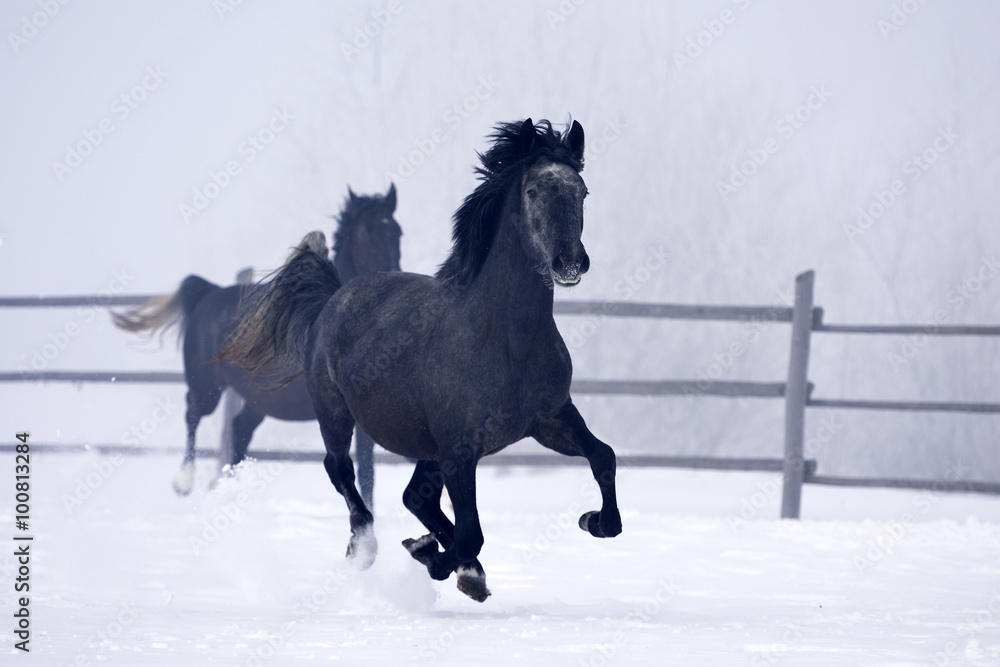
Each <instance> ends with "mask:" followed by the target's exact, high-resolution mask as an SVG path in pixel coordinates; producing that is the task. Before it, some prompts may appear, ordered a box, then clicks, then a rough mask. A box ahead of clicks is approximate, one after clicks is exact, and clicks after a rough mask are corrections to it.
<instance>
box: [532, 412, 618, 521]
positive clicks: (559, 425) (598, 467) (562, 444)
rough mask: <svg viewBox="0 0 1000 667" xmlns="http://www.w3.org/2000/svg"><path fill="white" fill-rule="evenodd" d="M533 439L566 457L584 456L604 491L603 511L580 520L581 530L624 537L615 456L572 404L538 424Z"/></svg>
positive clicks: (589, 513) (602, 492)
mask: <svg viewBox="0 0 1000 667" xmlns="http://www.w3.org/2000/svg"><path fill="white" fill-rule="evenodd" d="M531 435H532V437H534V438H535V440H537V441H538V442H539V443H541V444H542V445H543V446H545V447H548V448H549V449H551V450H554V451H556V452H559V453H560V454H565V455H567V456H583V457H586V459H587V461H588V462H589V463H590V470H591V472H592V473H593V474H594V479H595V480H597V484H598V486H599V487H600V489H601V500H602V506H601V509H600V511H594V512H587V513H585V514H584V515H583V516H581V517H580V528H582V529H584V530H586V531H587V532H589V533H590V534H591V535H593V536H594V537H614V536H616V535H618V534H619V533H621V532H622V517H621V513H620V512H619V511H618V500H617V497H616V494H615V469H616V462H615V452H614V450H613V449H611V447H610V446H609V445H607V444H605V443H603V442H601V441H600V440H598V439H597V438H596V437H595V436H594V434H593V433H591V432H590V429H589V428H587V424H586V422H584V421H583V417H581V416H580V412H579V411H578V410H577V409H576V406H575V405H573V402H572V401H567V402H566V405H564V406H563V407H562V409H561V410H560V411H559V412H558V413H556V414H555V415H554V416H552V417H547V418H545V419H541V420H539V422H538V424H536V426H535V429H534V430H533V432H532V433H531Z"/></svg>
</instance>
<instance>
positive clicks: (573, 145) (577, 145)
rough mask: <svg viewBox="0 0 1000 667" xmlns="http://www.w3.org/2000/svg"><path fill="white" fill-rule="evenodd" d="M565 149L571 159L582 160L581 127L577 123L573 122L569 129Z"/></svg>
mask: <svg viewBox="0 0 1000 667" xmlns="http://www.w3.org/2000/svg"><path fill="white" fill-rule="evenodd" d="M566 147H567V148H569V152H570V154H571V155H572V156H573V157H575V158H576V159H577V160H581V161H582V160H583V125H580V123H579V121H575V120H574V121H573V125H572V127H570V128H569V136H568V137H567V138H566Z"/></svg>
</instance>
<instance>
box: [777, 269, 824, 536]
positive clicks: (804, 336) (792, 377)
mask: <svg viewBox="0 0 1000 667" xmlns="http://www.w3.org/2000/svg"><path fill="white" fill-rule="evenodd" d="M815 276H816V274H815V272H813V271H806V272H805V273H802V274H800V275H798V276H796V278H795V306H794V311H793V313H792V351H791V356H790V358H789V361H788V382H787V384H786V385H785V457H784V479H783V485H782V491H781V518H782V519H798V518H799V510H800V508H801V506H802V481H803V479H804V477H805V461H804V460H803V455H802V442H803V438H804V434H805V424H806V401H807V400H808V393H809V378H808V375H809V339H810V337H811V335H812V327H813V281H814V279H815Z"/></svg>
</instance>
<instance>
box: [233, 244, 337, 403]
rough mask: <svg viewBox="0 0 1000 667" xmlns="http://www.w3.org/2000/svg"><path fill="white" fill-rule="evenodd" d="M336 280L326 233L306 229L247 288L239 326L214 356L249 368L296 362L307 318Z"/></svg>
mask: <svg viewBox="0 0 1000 667" xmlns="http://www.w3.org/2000/svg"><path fill="white" fill-rule="evenodd" d="M340 285H341V283H340V277H339V276H338V275H337V269H335V268H334V266H333V262H331V261H330V259H329V250H328V249H327V246H326V236H325V235H324V234H323V232H311V233H309V234H307V235H306V236H305V238H303V239H302V242H301V243H299V245H298V247H296V248H295V249H294V250H293V251H292V254H291V255H289V257H288V259H287V260H286V261H285V264H284V265H283V266H282V267H281V268H280V269H278V270H277V271H275V272H274V273H272V274H271V275H270V276H269V277H267V278H265V279H264V280H263V281H261V282H259V283H257V284H256V285H254V287H253V289H250V290H248V291H247V293H246V298H245V302H244V303H243V304H242V305H241V308H240V310H241V311H242V312H243V317H242V320H241V321H240V324H239V327H238V328H237V329H236V333H235V334H233V336H232V337H231V338H230V339H229V341H228V342H227V343H226V345H225V346H224V347H223V348H222V351H221V352H219V356H218V357H217V358H218V359H219V360H221V361H225V362H228V363H231V364H235V365H237V366H241V367H243V368H246V369H247V370H251V371H253V372H255V373H257V372H261V371H268V370H274V369H278V368H281V367H283V366H284V367H287V362H288V361H292V362H293V363H294V364H295V365H297V366H300V367H301V366H302V365H303V363H304V362H305V357H306V353H307V349H306V347H307V343H308V340H309V331H310V329H311V328H312V325H313V322H315V321H316V318H317V317H318V316H319V314H320V311H322V310H323V307H324V306H325V305H326V302H327V301H329V300H330V297H331V296H333V293H334V292H336V291H337V290H338V289H340ZM294 377H295V376H292V377H289V378H287V379H286V381H285V382H283V383H282V384H287V383H288V382H291V380H292V379H294Z"/></svg>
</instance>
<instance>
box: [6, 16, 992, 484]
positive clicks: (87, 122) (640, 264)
mask: <svg viewBox="0 0 1000 667" xmlns="http://www.w3.org/2000/svg"><path fill="white" fill-rule="evenodd" d="M998 25H1000V5H997V4H996V3H993V2H989V1H988V0H980V1H972V0H968V1H958V0H956V1H953V2H948V3H926V4H921V3H919V2H917V0H906V1H902V2H898V1H888V0H878V1H873V0H847V1H838V2H810V3H796V2H791V1H789V0H786V1H780V2H779V1H776V0H771V1H770V2H757V1H750V0H738V1H728V0H726V1H717V2H703V1H699V2H694V1H688V2H662V1H660V2H625V3H611V2H597V1H595V0H590V1H589V2H572V1H571V0H563V1H562V2H555V1H554V0H553V1H548V2H529V1H523V2H503V3H491V2H433V3H417V2H407V1H406V0H394V1H393V2H367V3H360V2H351V3H348V2H336V3H330V2H319V1H313V2H309V1H305V0H303V1H298V2H290V3H280V4H279V3H265V2H262V1H260V0H256V1H255V0H246V1H244V2H242V3H237V2H235V1H234V0H218V1H215V2H212V1H210V0H187V1H176V2H171V3H156V4H154V3H128V2H124V1H119V2H100V3H69V4H68V5H66V6H63V5H61V4H59V2H58V1H57V0H35V1H27V2H20V1H17V2H14V1H11V2H6V3H4V4H3V6H2V7H0V26H2V28H3V33H4V35H5V45H4V46H3V48H0V54H2V55H0V77H2V78H0V80H2V82H3V90H4V103H3V104H2V105H0V119H2V127H3V140H2V145H0V161H2V162H0V202H2V203H3V206H2V207H0V286H2V287H0V293H2V294H3V295H10V296H15V295H16V296H21V295H43V294H44V295H67V294H74V295H75V294H99V293H105V294H107V293H114V294H152V293H166V292H172V291H173V290H174V289H176V287H177V286H178V284H179V283H180V281H181V279H182V278H183V277H184V276H186V275H188V274H190V273H197V274H199V275H202V276H204V277H205V278H207V279H209V280H212V281H213V282H216V283H219V284H230V283H231V282H233V279H234V277H235V274H236V272H237V271H238V270H240V269H241V268H243V267H245V266H253V267H255V268H257V269H261V270H265V269H271V268H274V267H276V266H278V265H279V264H280V263H281V262H282V261H283V259H284V257H285V255H286V254H287V251H288V248H289V247H290V246H292V245H295V244H296V243H297V242H298V240H299V239H300V238H301V237H302V235H303V234H305V233H306V232H308V231H311V230H313V229H317V228H318V229H323V230H324V231H325V232H326V233H327V234H328V235H330V234H331V232H332V229H333V224H334V222H333V221H332V220H331V219H330V218H329V217H328V216H330V215H333V214H335V213H337V212H338V210H339V209H340V206H341V204H342V203H343V200H344V197H345V195H346V192H347V186H348V185H350V186H351V187H352V188H353V189H354V190H355V191H356V192H358V193H381V192H384V191H385V190H386V189H387V188H388V186H389V183H390V182H391V181H394V182H395V184H396V186H397V188H398V191H399V207H398V210H397V214H396V217H397V219H398V221H399V222H400V224H401V225H402V227H403V230H404V236H403V240H402V266H403V269H404V270H406V271H414V272H421V273H431V272H433V271H435V270H436V268H437V266H438V264H440V263H441V262H442V261H443V260H444V258H445V257H446V255H447V252H448V249H449V247H450V224H451V223H450V218H451V214H452V212H453V211H454V210H455V209H456V208H457V207H458V205H459V204H460V202H461V200H462V198H463V197H464V196H465V195H467V194H468V193H469V192H470V191H471V190H472V189H473V187H474V186H475V183H476V181H475V179H474V175H473V171H472V169H473V167H474V166H475V165H476V164H477V159H476V154H475V151H477V150H480V151H481V150H485V148H486V147H487V145H488V144H487V141H486V139H485V138H484V137H485V135H487V134H488V133H489V132H490V130H491V128H492V126H493V125H494V124H495V123H496V122H498V121H506V120H514V119H520V118H525V117H531V118H533V119H535V120H536V121H537V120H539V119H541V118H548V119H551V120H552V121H554V122H555V123H557V125H558V126H561V125H562V124H563V123H565V122H566V121H567V120H568V119H569V117H570V114H572V118H575V119H577V120H579V121H580V122H581V123H582V124H583V126H584V128H585V129H586V132H587V139H588V150H587V166H586V169H585V171H584V172H583V176H584V178H585V180H586V181H587V185H588V188H589V189H590V191H591V196H590V197H589V198H588V200H587V210H586V214H585V215H586V228H585V231H584V243H585V244H586V247H587V249H588V252H589V253H590V256H591V260H592V268H591V271H590V273H589V274H588V275H587V276H586V277H585V278H584V280H583V282H582V283H581V284H580V285H579V286H578V287H575V288H573V289H572V290H560V291H558V292H557V294H556V298H557V299H565V300H570V299H573V300H584V299H613V300H631V301H642V302H668V303H712V304H734V305H775V306H783V305H786V303H787V300H788V299H789V298H790V297H791V294H792V291H793V285H794V279H795V276H796V274H798V273H800V272H802V271H804V270H807V269H815V270H816V297H815V301H816V304H817V305H819V306H822V307H823V309H824V311H825V321H826V322H828V323H873V324H897V323H898V324H925V323H930V324H929V326H930V325H933V324H934V323H937V324H943V323H947V324H997V323H1000V306H998V294H1000V287H998V286H997V283H998V282H1000V281H997V280H995V278H996V276H997V273H1000V265H998V264H997V259H998V255H1000V252H998V251H1000V225H998V224H997V222H998V220H997V218H998V211H1000V206H998V204H1000V201H998V200H1000V194H998V189H997V183H998V182H1000V141H998V136H1000V135H998V132H997V130H996V123H997V118H1000V86H998V85H997V83H998V81H1000V42H998V41H997V38H996V29H997V26H998ZM255 143H256V145H255ZM74 156H75V157H74ZM234 165H235V166H234ZM227 168H229V169H230V171H229V172H227ZM202 205H203V206H202ZM663 258H666V260H665V261H664V260H663ZM559 326H560V329H561V330H562V331H563V334H564V337H565V338H566V339H567V342H568V344H569V345H570V347H571V350H572V352H573V357H574V365H575V376H576V377H577V378H580V379H584V378H589V379H613V378H617V379H625V378H644V379H660V378H662V379H667V378H697V377H702V376H711V377H717V378H721V379H741V380H760V381H784V379H785V374H786V372H787V359H788V341H789V336H790V328H789V327H788V326H787V325H783V324H762V325H761V326H759V327H753V328H746V327H744V326H743V325H741V324H738V323H698V322H680V321H645V320H631V319H629V320H625V319H620V320H614V319H611V320H606V321H596V320H593V319H588V318H581V317H560V318H559ZM0 327H2V328H0V332H2V333H0V341H2V345H0V369H2V370H4V371H13V370H18V369H33V370H84V369H94V370H180V368H181V361H180V355H179V352H178V351H177V349H176V346H175V345H174V344H173V341H172V339H167V340H166V341H165V343H164V345H163V346H162V347H158V346H157V345H155V344H154V345H149V344H144V343H143V342H142V340H141V339H139V338H137V337H134V336H129V335H127V334H125V333H124V332H120V331H118V330H116V329H114V328H113V327H112V326H111V325H110V321H109V319H108V316H107V312H106V310H105V309H103V308H80V309H72V308H71V309H51V310H40V309H31V310H27V309H22V310H15V309H0ZM734 344H741V345H742V346H743V347H742V348H741V349H743V350H745V352H743V353H741V354H738V355H732V354H730V353H729V350H731V349H732V346H733V345H734ZM810 380H811V381H812V382H814V383H815V384H816V390H815V392H814V397H816V398H880V399H894V400H907V399H913V400H937V401H947V400H955V401H974V402H997V401H1000V386H998V384H1000V342H998V341H997V340H996V339H988V338H954V337H949V338H934V339H927V338H925V337H921V336H916V337H906V336H860V335H850V336H843V335H832V334H816V335H815V336H814V337H813V353H812V356H811V367H810ZM183 396H184V389H183V387H182V386H181V385H135V386H113V385H92V384H89V385H84V386H80V387H74V386H71V385H66V384H49V385H41V384H25V383H16V384H2V385H0V427H2V428H3V429H5V432H3V433H0V441H10V440H12V439H13V434H14V433H15V432H16V431H18V430H28V431H30V432H31V433H32V440H33V442H35V443H43V442H44V443H80V442H90V443H114V444H119V443H121V442H122V439H123V437H124V435H125V434H127V433H128V432H129V430H130V429H133V428H134V427H136V426H137V425H142V424H147V425H148V424H150V423H152V422H151V421H150V420H151V419H153V417H154V415H155V416H157V417H160V416H164V415H165V416H166V418H164V419H161V420H160V421H158V422H156V423H155V427H154V428H153V429H152V430H149V429H147V431H148V432H143V444H144V445H150V446H164V445H169V446H176V447H177V448H178V454H179V452H180V447H181V446H182V445H183V441H184V426H183V410H184V409H183ZM576 402H577V403H578V404H579V406H580V409H581V411H582V412H583V414H584V416H585V417H586V418H587V419H588V422H589V423H590V425H591V428H592V429H593V430H594V432H595V433H596V434H597V435H598V436H599V437H601V438H602V439H604V440H606V441H608V442H609V443H611V444H612V445H614V446H615V448H616V450H617V451H618V452H619V453H664V454H696V453H697V454H716V455H724V456H776V455H779V454H780V452H781V447H782V421H781V420H782V414H783V403H782V402H781V401H775V400H746V401H734V400H727V399H712V398H704V399H698V400H696V401H691V400H688V399H685V398H653V399H644V398H625V397H616V398H607V397H583V396H580V397H577V399H576ZM997 419H998V418H997V417H996V416H990V415H984V416H980V415H961V414H958V415H949V414H917V413H894V412H884V413H883V412H859V411H850V412H843V411H839V412H835V411H828V410H819V409H812V410H810V411H809V413H808V422H807V426H806V438H807V441H808V440H809V439H810V438H812V439H814V444H815V445H816V451H817V454H816V456H815V458H818V460H819V471H820V472H821V473H823V474H850V475H886V476H890V475H891V476H897V477H900V476H901V477H911V476H919V477H937V478H948V477H952V478H953V477H965V478H970V479H992V480H997V479H1000V456H998V455H997V447H998V445H1000V442H998V433H1000V428H998V424H1000V422H998V420H997ZM824 420H826V421H824ZM220 428H221V424H220V423H219V421H218V418H217V415H216V416H215V417H213V418H212V419H208V420H205V421H204V422H203V424H202V427H201V429H200V431H199V445H200V446H203V447H214V446H215V445H216V443H217V438H218V432H219V430H220ZM265 446H267V447H270V448H279V447H300V448H305V449H314V450H317V451H319V450H321V448H322V444H321V441H320V437H319V434H318V431H317V429H316V427H315V424H313V423H309V424H304V425H303V424H299V425H294V424H286V423H281V422H275V421H273V420H268V421H266V422H265V423H264V425H262V427H261V428H260V429H259V430H258V432H257V434H256V436H255V438H254V441H253V443H252V444H251V449H250V455H251V456H252V455H253V452H254V451H255V450H258V451H259V450H260V449H261V448H262V447H265ZM179 458H180V457H179V456H178V461H179Z"/></svg>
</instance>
